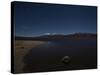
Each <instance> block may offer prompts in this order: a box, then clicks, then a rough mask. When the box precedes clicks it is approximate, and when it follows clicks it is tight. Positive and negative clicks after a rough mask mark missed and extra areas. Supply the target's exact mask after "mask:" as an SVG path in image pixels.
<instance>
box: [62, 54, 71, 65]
mask: <svg viewBox="0 0 100 75" xmlns="http://www.w3.org/2000/svg"><path fill="white" fill-rule="evenodd" d="M62 62H63V63H65V64H67V63H69V62H70V57H69V56H64V57H63V58H62Z"/></svg>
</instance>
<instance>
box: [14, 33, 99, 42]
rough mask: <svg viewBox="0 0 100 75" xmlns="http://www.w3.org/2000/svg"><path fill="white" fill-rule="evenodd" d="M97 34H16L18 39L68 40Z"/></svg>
mask: <svg viewBox="0 0 100 75" xmlns="http://www.w3.org/2000/svg"><path fill="white" fill-rule="evenodd" d="M96 38H97V34H93V33H75V34H68V35H64V34H55V35H42V36H37V37H22V36H15V39H16V40H44V41H46V40H68V39H96Z"/></svg>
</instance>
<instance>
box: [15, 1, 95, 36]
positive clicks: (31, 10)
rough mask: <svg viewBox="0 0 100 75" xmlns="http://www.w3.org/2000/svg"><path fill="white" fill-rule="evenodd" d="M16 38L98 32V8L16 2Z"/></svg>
mask: <svg viewBox="0 0 100 75" xmlns="http://www.w3.org/2000/svg"><path fill="white" fill-rule="evenodd" d="M14 25H15V26H14V27H15V35H16V36H38V35H43V34H50V33H51V34H53V33H54V34H72V33H78V32H81V33H96V32H97V8H96V6H76V5H58V4H52V5H51V4H41V3H26V2H24V3H23V2H14Z"/></svg>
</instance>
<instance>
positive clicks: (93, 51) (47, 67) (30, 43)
mask: <svg viewBox="0 0 100 75" xmlns="http://www.w3.org/2000/svg"><path fill="white" fill-rule="evenodd" d="M14 52H15V56H14V58H15V60H14V61H15V63H14V67H15V73H24V72H26V73H28V72H41V71H56V70H77V69H93V68H96V67H97V39H96V38H94V37H93V38H90V39H89V38H85V39H83V38H82V39H81V38H78V39H66V40H65V39H63V40H61V38H60V40H54V39H53V40H50V41H49V40H46V41H44V40H43V41H42V40H22V39H21V40H19V39H17V40H15V51H14ZM65 56H68V57H70V60H69V62H68V63H64V62H63V61H62V59H63V58H64V57H65Z"/></svg>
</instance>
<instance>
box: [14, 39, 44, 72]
mask: <svg viewBox="0 0 100 75" xmlns="http://www.w3.org/2000/svg"><path fill="white" fill-rule="evenodd" d="M45 43H46V42H43V41H32V40H31V41H24V40H16V41H15V47H14V70H15V73H22V72H23V70H22V69H23V67H24V63H23V62H22V59H23V57H24V56H25V55H26V54H27V53H28V52H29V50H30V49H31V48H34V47H37V46H39V45H42V44H45Z"/></svg>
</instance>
